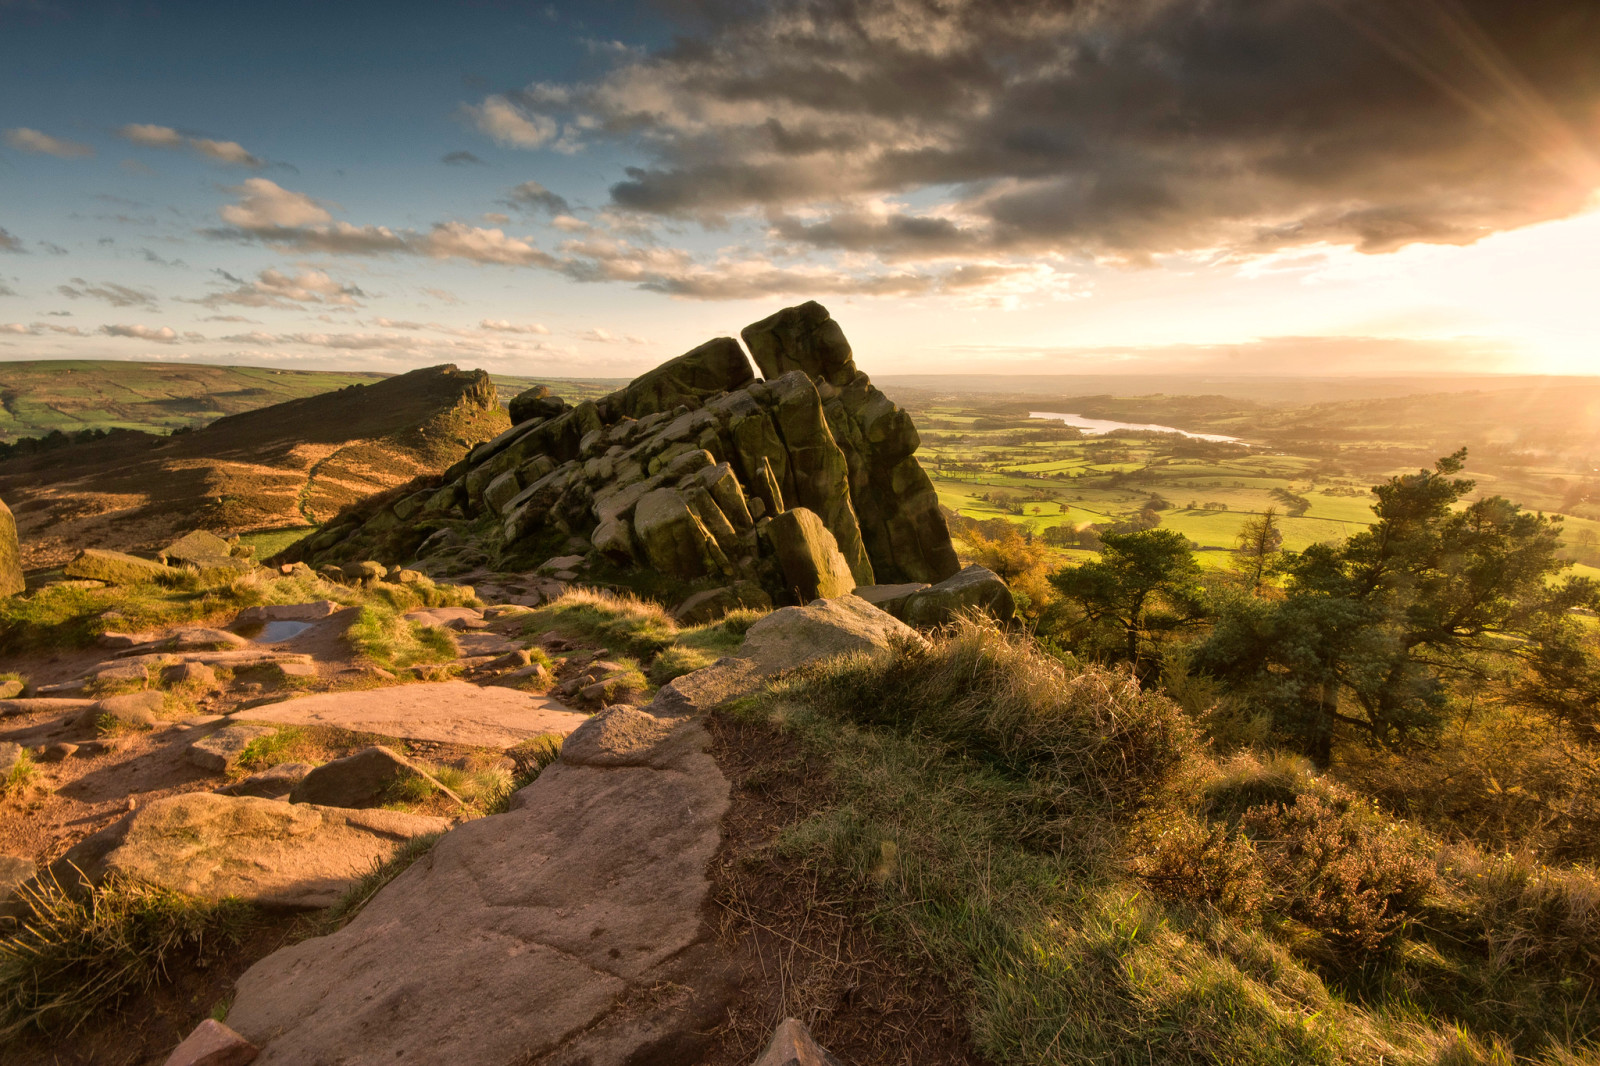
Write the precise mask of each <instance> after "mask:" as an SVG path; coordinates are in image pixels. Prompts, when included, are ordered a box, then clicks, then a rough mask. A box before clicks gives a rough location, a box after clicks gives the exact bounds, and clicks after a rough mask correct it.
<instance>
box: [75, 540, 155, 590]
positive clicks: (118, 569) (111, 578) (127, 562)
mask: <svg viewBox="0 0 1600 1066" xmlns="http://www.w3.org/2000/svg"><path fill="white" fill-rule="evenodd" d="M65 573H66V575H67V576H68V577H82V578H89V579H90V580H93V581H104V582H105V583H106V584H108V585H140V584H145V583H148V582H151V581H172V580H174V579H175V578H177V576H178V571H177V570H175V569H173V568H172V567H170V566H164V565H162V564H161V563H158V562H155V561H154V560H152V559H141V558H139V557H138V556H137V555H128V554H126V553H124V552H114V551H107V550H105V549H103V548H85V549H84V550H83V551H82V552H80V553H79V554H78V557H77V558H76V559H74V560H72V562H70V563H68V564H67V566H66V570H65Z"/></svg>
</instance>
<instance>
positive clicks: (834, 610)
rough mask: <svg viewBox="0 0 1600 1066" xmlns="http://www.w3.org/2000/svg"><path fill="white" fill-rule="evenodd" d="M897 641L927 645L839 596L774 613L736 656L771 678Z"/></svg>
mask: <svg viewBox="0 0 1600 1066" xmlns="http://www.w3.org/2000/svg"><path fill="white" fill-rule="evenodd" d="M897 641H909V642H912V643H919V644H920V643H923V639H922V637H920V636H918V634H917V631H916V630H914V629H912V628H911V627H910V626H908V625H906V624H905V623H904V622H902V621H900V620H899V619H898V618H895V617H894V616H893V615H890V614H888V613H886V612H884V611H880V610H878V609H877V608H876V607H874V606H872V605H871V604H870V603H868V602H866V601H865V600H862V599H858V598H857V597H855V596H839V597H836V598H834V599H831V600H817V601H816V602H814V603H810V604H807V605H806V606H804V607H783V608H780V609H779V610H776V611H773V612H772V613H771V614H769V615H767V616H766V617H765V618H763V619H761V620H760V621H758V622H757V623H756V624H755V625H753V626H751V627H750V631H749V632H748V633H746V634H745V638H744V644H743V645H741V646H740V648H739V650H738V652H736V653H735V654H736V656H737V658H739V659H743V660H747V661H748V662H750V663H751V664H753V665H754V667H755V668H756V670H757V671H758V672H760V673H762V674H765V675H768V676H770V675H773V674H780V673H783V672H784V671H786V670H793V669H795V668H796V667H800V666H805V665H807V664H808V663H814V662H820V661H822V660H824V659H831V658H833V657H835V656H838V655H846V654H849V653H851V652H879V651H885V650H887V649H889V648H891V647H893V646H894V645H895V643H896V642H897Z"/></svg>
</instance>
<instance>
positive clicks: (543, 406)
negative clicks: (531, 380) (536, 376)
mask: <svg viewBox="0 0 1600 1066" xmlns="http://www.w3.org/2000/svg"><path fill="white" fill-rule="evenodd" d="M567 409H568V408H567V405H566V404H565V403H564V402H562V399H561V397H559V396H552V395H551V394H550V386H548V385H535V386H533V388H531V389H524V390H523V391H522V392H519V393H517V394H516V395H515V396H513V397H512V398H511V403H510V404H509V405H508V410H509V411H510V413H511V422H512V424H513V427H515V426H520V425H522V424H523V423H524V422H529V421H532V420H533V419H535V418H554V417H555V416H556V415H559V414H562V413H564V412H565V411H566V410H567Z"/></svg>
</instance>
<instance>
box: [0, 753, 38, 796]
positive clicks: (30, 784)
mask: <svg viewBox="0 0 1600 1066" xmlns="http://www.w3.org/2000/svg"><path fill="white" fill-rule="evenodd" d="M39 777H40V773H39V765H38V764H37V763H35V762H34V761H33V753H32V752H30V751H29V750H28V749H27V748H23V749H22V750H21V751H20V752H19V753H18V754H17V761H16V762H14V763H12V764H11V769H10V770H8V771H6V775H5V777H3V778H0V796H24V795H27V794H28V793H29V792H32V791H33V790H34V788H36V787H37V786H38V785H39Z"/></svg>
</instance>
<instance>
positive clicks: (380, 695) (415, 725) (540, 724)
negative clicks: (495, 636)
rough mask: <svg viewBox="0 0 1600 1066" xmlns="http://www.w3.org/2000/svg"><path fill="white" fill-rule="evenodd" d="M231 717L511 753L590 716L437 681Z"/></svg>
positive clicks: (520, 695)
mask: <svg viewBox="0 0 1600 1066" xmlns="http://www.w3.org/2000/svg"><path fill="white" fill-rule="evenodd" d="M237 717H239V718H241V719H246V720H248V721H252V722H270V723H275V724H276V723H283V724H287V725H323V726H336V727H338V728H340V729H348V730H351V731H353V732H359V733H378V734H381V735H383V736H387V737H402V738H404V739H406V740H432V741H437V742H439V743H443V744H464V745H468V746H470V747H482V748H509V747H512V746H513V745H516V744H519V743H521V742H522V741H524V740H527V739H528V738H530V737H536V736H539V735H540V734H542V733H557V734H560V735H561V736H565V735H567V734H568V733H570V732H572V731H573V730H574V729H576V728H578V726H580V725H582V724H583V722H584V720H585V719H586V718H587V717H588V716H587V715H584V714H580V713H578V712H576V711H569V710H568V709H567V708H565V707H563V706H562V705H561V704H559V703H557V702H556V701H555V700H551V699H547V698H545V697H543V696H535V695H533V694H532V693H528V692H519V691H518V690H516V689H510V688H497V687H496V688H480V687H479V686H477V685H471V684H468V683H467V682H465V681H438V682H432V683H427V684H416V685H397V686H395V687H393V688H381V689H368V690H365V691H357V692H324V693H320V694H318V695H315V696H301V697H298V698H296V699H292V700H285V701H284V702H282V703H272V704H268V705H267V706H265V707H254V708H251V709H250V710H248V711H243V712H241V713H240V714H239V715H238V716H237Z"/></svg>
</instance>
